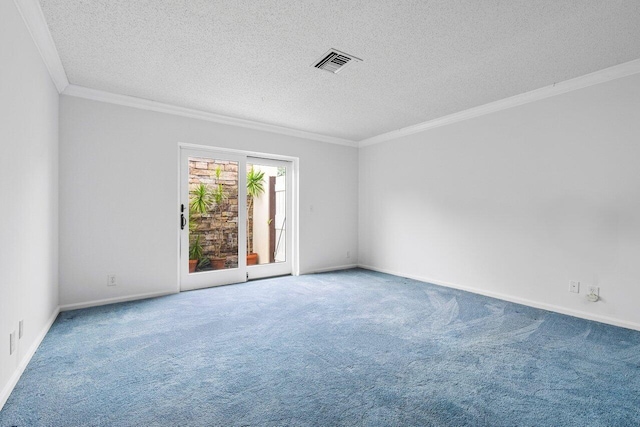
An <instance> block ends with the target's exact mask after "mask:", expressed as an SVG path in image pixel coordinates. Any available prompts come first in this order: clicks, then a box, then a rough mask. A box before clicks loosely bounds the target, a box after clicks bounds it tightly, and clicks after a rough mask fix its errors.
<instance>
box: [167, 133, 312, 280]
mask: <svg viewBox="0 0 640 427" xmlns="http://www.w3.org/2000/svg"><path fill="white" fill-rule="evenodd" d="M185 150H190V151H193V152H198V153H200V154H202V156H204V157H212V156H213V157H219V158H220V159H228V160H233V161H238V160H237V159H240V161H239V168H240V167H242V168H246V163H247V159H248V158H255V160H257V162H260V161H263V160H265V161H267V162H268V160H270V159H271V160H279V161H285V162H290V168H289V169H288V171H287V172H290V173H289V174H288V175H290V176H291V178H290V180H288V181H289V182H288V183H287V184H288V185H290V187H288V188H287V199H288V200H289V199H290V200H291V206H290V216H291V219H290V222H289V218H287V222H288V224H287V225H288V227H287V232H288V233H289V234H290V236H287V244H288V245H289V246H290V247H291V255H290V258H291V265H290V272H289V271H281V269H278V267H273V268H266V267H269V266H270V265H274V266H277V265H278V264H279V263H275V264H269V265H260V266H250V267H249V268H247V267H246V247H245V245H242V244H239V245H238V268H237V269H229V270H221V271H215V272H203V274H196V275H194V274H191V275H190V276H193V277H198V279H197V280H189V279H187V280H186V282H189V284H188V285H186V286H183V278H184V277H185V276H188V275H189V274H188V268H189V267H188V264H189V262H188V259H186V260H184V259H182V258H181V247H182V245H184V244H186V245H188V227H186V228H185V230H186V231H183V230H181V228H180V226H179V223H180V214H181V212H180V204H181V200H182V197H184V196H183V194H182V193H183V192H184V191H185V189H184V188H182V186H183V180H182V172H183V170H184V168H185V165H183V159H182V157H183V155H182V153H183V151H185ZM177 154H178V155H177V157H178V186H177V187H178V191H177V200H176V207H177V221H176V223H177V224H178V227H177V239H176V240H177V249H178V250H177V253H178V261H177V267H178V275H177V276H178V277H177V279H178V280H177V290H178V292H180V291H183V290H190V289H198V288H204V287H211V286H220V285H226V284H231V283H239V282H244V281H245V280H246V279H247V273H248V274H249V278H258V277H267V276H271V275H282V274H292V275H294V276H297V275H299V274H300V260H299V247H300V243H299V221H298V215H299V185H298V177H299V159H298V158H297V157H291V156H282V155H277V154H269V153H262V152H255V151H245V150H235V149H229V148H224V147H213V146H206V145H197V144H191V143H184V142H179V143H178V147H177ZM240 163H241V164H240ZM187 167H188V163H187ZM239 170H244V169H239ZM187 191H188V190H187ZM243 195H245V197H242V196H243ZM238 197H239V200H238V203H239V204H238V221H239V227H238V241H239V242H243V241H246V234H245V232H246V230H244V229H245V227H246V226H240V224H244V223H246V219H245V216H246V176H245V174H238ZM185 234H186V235H187V238H186V240H185V239H184V237H183V236H184V235H185ZM186 258H188V256H187V257H186ZM254 267H255V268H254ZM225 272H228V274H221V273H225ZM207 273H208V274H207ZM211 273H220V274H218V276H219V277H217V278H214V277H212V276H211ZM240 273H242V275H243V277H240ZM186 282H185V283H186ZM194 282H195V283H194Z"/></svg>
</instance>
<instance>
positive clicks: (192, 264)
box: [189, 259, 198, 273]
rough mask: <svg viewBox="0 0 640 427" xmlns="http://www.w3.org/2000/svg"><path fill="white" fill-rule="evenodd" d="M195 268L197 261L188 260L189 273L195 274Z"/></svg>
mask: <svg viewBox="0 0 640 427" xmlns="http://www.w3.org/2000/svg"><path fill="white" fill-rule="evenodd" d="M197 266H198V260H197V259H190V260H189V273H195V271H196V267H197Z"/></svg>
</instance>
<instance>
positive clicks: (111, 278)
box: [107, 274, 118, 286]
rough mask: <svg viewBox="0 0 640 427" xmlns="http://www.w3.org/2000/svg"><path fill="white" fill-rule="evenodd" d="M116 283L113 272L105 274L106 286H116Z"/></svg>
mask: <svg viewBox="0 0 640 427" xmlns="http://www.w3.org/2000/svg"><path fill="white" fill-rule="evenodd" d="M117 284H118V281H117V280H116V275H115V274H109V275H107V286H116V285H117Z"/></svg>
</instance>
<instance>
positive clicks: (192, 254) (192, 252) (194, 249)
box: [189, 234, 202, 273]
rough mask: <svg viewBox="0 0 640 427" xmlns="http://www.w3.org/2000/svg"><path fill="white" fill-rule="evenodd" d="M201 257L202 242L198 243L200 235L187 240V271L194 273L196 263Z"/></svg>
mask: <svg viewBox="0 0 640 427" xmlns="http://www.w3.org/2000/svg"><path fill="white" fill-rule="evenodd" d="M201 259H202V243H200V235H199V234H197V235H196V237H195V238H194V239H193V240H192V241H191V242H189V273H194V272H195V271H196V267H197V266H198V263H199V262H200V260H201Z"/></svg>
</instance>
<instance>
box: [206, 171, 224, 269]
mask: <svg viewBox="0 0 640 427" xmlns="http://www.w3.org/2000/svg"><path fill="white" fill-rule="evenodd" d="M221 173H222V170H221V169H220V166H218V167H217V168H216V172H215V176H216V186H215V188H214V189H213V190H211V192H210V196H211V201H212V204H213V205H214V207H213V210H214V218H216V217H217V214H220V213H221V212H222V204H223V203H224V201H225V200H227V193H226V192H225V189H224V186H223V185H222V184H221V183H220V175H221ZM217 222H218V224H217V225H218V228H219V230H218V233H219V234H218V236H217V238H216V239H215V240H214V242H215V243H214V246H213V247H214V257H216V258H220V251H221V249H222V242H223V240H224V232H223V230H222V227H221V225H222V220H221V219H220V220H219V221H217Z"/></svg>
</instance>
